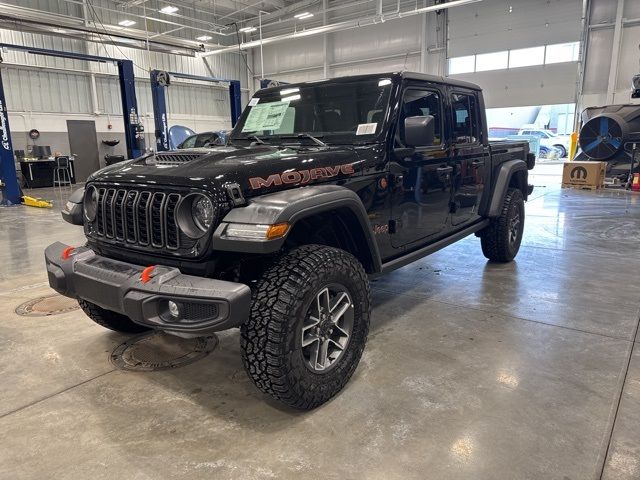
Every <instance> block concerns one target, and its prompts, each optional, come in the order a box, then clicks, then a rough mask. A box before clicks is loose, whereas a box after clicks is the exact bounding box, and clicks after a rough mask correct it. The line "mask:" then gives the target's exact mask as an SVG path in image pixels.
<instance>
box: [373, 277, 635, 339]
mask: <svg viewBox="0 0 640 480" xmlns="http://www.w3.org/2000/svg"><path fill="white" fill-rule="evenodd" d="M372 290H373V291H374V292H375V291H376V290H377V291H379V292H383V293H390V294H393V295H406V296H407V297H411V298H418V299H422V300H426V301H428V302H436V303H442V304H444V305H449V306H451V307H458V308H468V309H469V310H476V311H478V312H483V313H489V314H493V315H498V316H500V317H505V318H513V319H515V320H521V321H523V322H531V323H537V324H539V325H546V326H548V327H557V328H562V329H565V330H571V331H573V332H579V333H585V334H587V335H595V336H597V337H604V338H609V339H611V340H621V341H623V342H629V343H635V342H636V340H635V338H636V337H635V334H634V336H633V340H629V339H628V338H623V337H617V336H614V335H607V334H606V333H598V332H590V331H588V330H581V329H579V328H575V327H568V326H566V325H556V324H555V323H547V322H543V321H542V320H533V319H531V318H524V317H518V316H516V315H509V314H507V313H500V312H493V311H490V310H485V309H483V308H478V307H472V306H469V305H460V304H457V303H451V302H445V301H444V300H435V299H431V298H427V297H424V296H421V295H415V294H414V295H412V294H410V293H405V292H394V291H392V290H385V289H383V288H380V287H375V286H374V287H373V288H372Z"/></svg>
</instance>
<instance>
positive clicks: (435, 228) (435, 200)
mask: <svg viewBox="0 0 640 480" xmlns="http://www.w3.org/2000/svg"><path fill="white" fill-rule="evenodd" d="M445 96H446V89H444V88H443V87H441V86H440V85H435V84H434V85H433V86H424V84H423V83H421V84H420V85H416V86H412V85H411V84H409V85H408V86H407V87H406V88H405V91H404V94H403V98H402V101H401V104H400V113H399V115H398V124H397V126H396V132H397V133H396V139H395V142H396V146H397V147H403V146H405V145H404V120H405V118H407V117H414V116H425V115H433V117H434V120H435V122H436V123H435V125H436V126H435V142H434V145H431V146H428V147H418V148H416V149H415V153H414V154H413V155H411V156H408V157H405V158H398V159H396V161H394V162H392V163H391V165H390V173H391V175H392V178H393V179H394V184H393V186H392V187H393V194H392V206H391V215H392V219H393V221H394V223H395V226H396V233H395V234H393V235H391V243H392V245H393V247H395V248H400V247H404V246H409V248H412V247H413V246H419V245H420V244H423V243H428V242H429V241H431V240H432V239H434V238H435V237H437V236H438V235H439V234H442V233H443V232H444V231H445V229H446V227H447V224H448V220H447V219H448V216H449V202H450V197H451V188H450V186H451V172H453V166H452V165H451V164H450V159H449V151H448V148H447V147H448V141H447V140H448V139H447V138H446V137H445V132H446V131H447V129H446V128H445V115H444V113H445V107H444V105H445V101H444V100H445ZM412 244H413V245H412Z"/></svg>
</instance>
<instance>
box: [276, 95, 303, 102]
mask: <svg viewBox="0 0 640 480" xmlns="http://www.w3.org/2000/svg"><path fill="white" fill-rule="evenodd" d="M300 98H301V97H300V95H291V96H290V97H282V98H281V99H280V101H281V102H292V101H294V100H300Z"/></svg>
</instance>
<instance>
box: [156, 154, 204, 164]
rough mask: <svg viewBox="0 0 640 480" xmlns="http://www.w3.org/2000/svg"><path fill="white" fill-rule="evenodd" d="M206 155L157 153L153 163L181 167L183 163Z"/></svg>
mask: <svg viewBox="0 0 640 480" xmlns="http://www.w3.org/2000/svg"><path fill="white" fill-rule="evenodd" d="M204 155H206V154H205V153H193V152H189V153H187V152H185V153H182V152H159V153H156V155H155V157H154V158H155V163H159V164H161V165H182V164H183V163H187V162H191V161H193V160H197V159H198V158H200V157H203V156H204Z"/></svg>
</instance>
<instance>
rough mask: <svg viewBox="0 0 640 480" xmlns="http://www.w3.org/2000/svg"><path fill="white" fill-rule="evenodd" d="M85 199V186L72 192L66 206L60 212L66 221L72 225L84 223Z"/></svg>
mask: <svg viewBox="0 0 640 480" xmlns="http://www.w3.org/2000/svg"><path fill="white" fill-rule="evenodd" d="M83 200H84V187H82V188H78V189H77V190H75V191H74V192H73V193H72V194H71V196H70V197H69V199H68V200H67V203H66V204H65V206H64V208H63V209H62V211H61V212H60V214H61V215H62V219H63V220H64V221H65V222H68V223H70V224H71V225H82V224H83V218H82V217H83V213H84V205H83V203H82V202H83Z"/></svg>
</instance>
